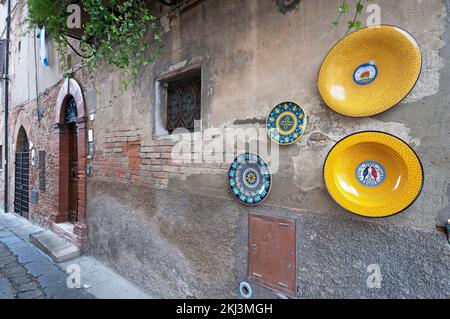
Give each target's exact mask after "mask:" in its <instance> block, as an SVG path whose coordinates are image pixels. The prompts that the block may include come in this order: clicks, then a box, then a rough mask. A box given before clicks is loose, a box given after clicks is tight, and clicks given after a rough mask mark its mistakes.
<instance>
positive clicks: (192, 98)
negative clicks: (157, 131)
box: [167, 77, 201, 133]
mask: <svg viewBox="0 0 450 319" xmlns="http://www.w3.org/2000/svg"><path fill="white" fill-rule="evenodd" d="M200 117H201V80H200V78H199V77H195V78H190V79H188V80H184V81H176V82H171V83H169V87H168V90H167V130H168V131H169V132H170V133H172V132H173V131H174V130H175V129H176V128H186V129H188V130H190V131H191V132H193V131H194V128H195V121H198V120H200Z"/></svg>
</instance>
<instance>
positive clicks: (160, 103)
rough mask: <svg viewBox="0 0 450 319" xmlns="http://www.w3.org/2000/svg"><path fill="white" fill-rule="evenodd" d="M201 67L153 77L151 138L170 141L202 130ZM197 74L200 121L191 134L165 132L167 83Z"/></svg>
mask: <svg viewBox="0 0 450 319" xmlns="http://www.w3.org/2000/svg"><path fill="white" fill-rule="evenodd" d="M203 70H204V68H203V65H202V63H196V64H192V65H189V66H187V67H180V68H176V69H175V70H170V71H168V72H166V73H163V74H161V75H159V76H157V77H155V81H154V83H155V103H154V105H155V107H154V110H153V121H152V123H153V130H152V132H153V137H154V138H155V139H170V138H176V137H178V136H180V135H186V134H196V133H199V132H202V129H203V114H204V100H203V93H204V92H203V90H204V84H203V78H204V76H203ZM194 72H198V73H199V75H200V79H201V88H200V121H198V122H197V124H196V126H195V129H194V131H193V132H189V133H180V132H177V131H175V132H174V133H172V134H171V133H169V131H168V130H167V89H168V83H169V82H171V81H173V80H174V79H182V78H183V77H188V76H189V77H190V76H192V73H194Z"/></svg>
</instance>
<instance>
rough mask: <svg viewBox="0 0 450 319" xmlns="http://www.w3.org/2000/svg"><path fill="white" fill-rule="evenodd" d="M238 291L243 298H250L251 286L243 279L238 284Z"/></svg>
mask: <svg viewBox="0 0 450 319" xmlns="http://www.w3.org/2000/svg"><path fill="white" fill-rule="evenodd" d="M239 292H240V293H241V296H242V297H244V298H245V299H250V298H251V297H252V294H253V290H252V287H251V286H250V284H249V283H248V282H245V281H243V282H241V283H240V284H239Z"/></svg>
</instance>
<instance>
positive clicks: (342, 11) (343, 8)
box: [333, 0, 373, 34]
mask: <svg viewBox="0 0 450 319" xmlns="http://www.w3.org/2000/svg"><path fill="white" fill-rule="evenodd" d="M364 2H365V3H373V1H372V0H365V1H363V0H357V1H356V3H355V4H354V6H353V8H354V9H353V10H354V14H353V18H351V20H348V21H347V32H346V33H345V34H348V33H349V32H350V31H352V30H358V29H359V28H361V25H362V22H361V21H360V20H359V19H358V17H359V16H360V15H361V14H362V12H363V10H364V8H365V4H364ZM338 10H339V15H338V17H337V18H336V20H334V21H333V26H334V27H337V26H339V25H340V23H341V20H342V19H343V17H344V16H345V15H346V14H347V13H349V12H351V6H350V4H349V1H348V0H342V4H341V5H340V6H339V9H338Z"/></svg>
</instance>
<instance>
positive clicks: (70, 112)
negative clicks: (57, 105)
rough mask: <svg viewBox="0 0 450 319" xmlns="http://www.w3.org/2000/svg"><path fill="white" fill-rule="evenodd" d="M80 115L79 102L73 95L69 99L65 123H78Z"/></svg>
mask: <svg viewBox="0 0 450 319" xmlns="http://www.w3.org/2000/svg"><path fill="white" fill-rule="evenodd" d="M77 117H78V110H77V102H76V101H75V99H74V98H73V97H72V96H71V97H70V98H69V101H67V106H66V112H65V114H64V123H66V124H68V123H76V122H77Z"/></svg>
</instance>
